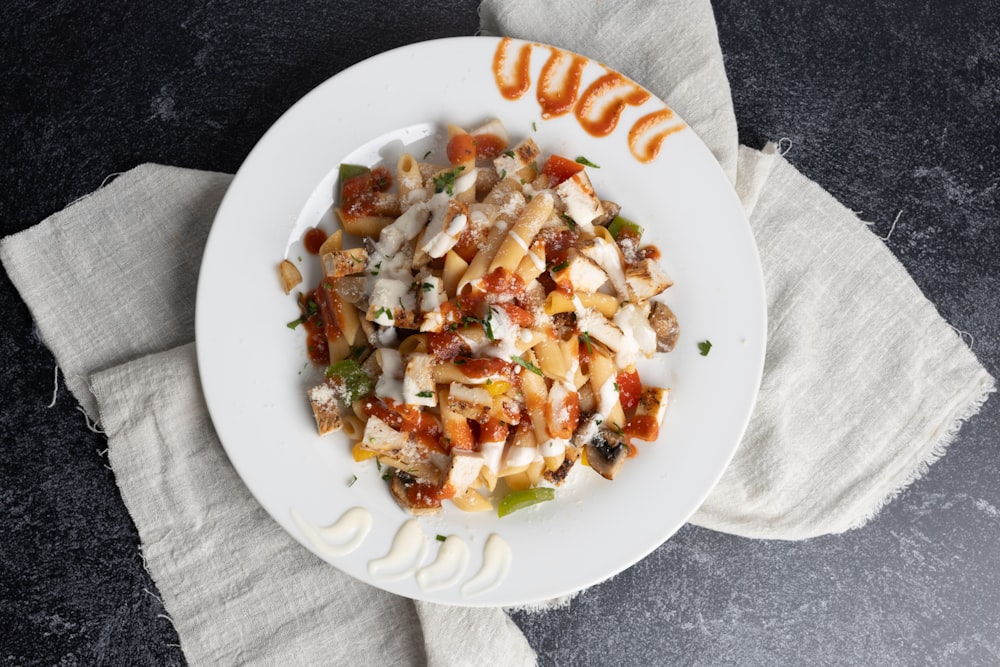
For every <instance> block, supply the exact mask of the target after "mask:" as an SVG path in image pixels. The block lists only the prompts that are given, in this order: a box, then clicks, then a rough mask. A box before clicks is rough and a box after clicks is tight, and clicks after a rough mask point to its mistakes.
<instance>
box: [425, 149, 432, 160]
mask: <svg viewBox="0 0 1000 667" xmlns="http://www.w3.org/2000/svg"><path fill="white" fill-rule="evenodd" d="M430 154H431V152H430V151H427V152H426V153H424V159H425V160H426V159H427V158H428V157H429V156H430Z"/></svg>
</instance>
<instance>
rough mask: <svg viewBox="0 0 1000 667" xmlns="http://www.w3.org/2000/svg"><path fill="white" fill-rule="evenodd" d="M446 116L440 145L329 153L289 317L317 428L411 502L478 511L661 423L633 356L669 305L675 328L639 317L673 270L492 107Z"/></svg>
mask: <svg viewBox="0 0 1000 667" xmlns="http://www.w3.org/2000/svg"><path fill="white" fill-rule="evenodd" d="M446 130H447V136H448V143H447V146H446V147H445V154H446V156H447V162H446V164H434V163H431V162H424V161H421V160H418V159H416V158H415V157H414V156H413V155H412V154H409V153H404V154H402V155H401V156H400V157H399V158H398V160H397V161H396V164H395V165H394V171H391V172H390V169H392V168H393V167H392V166H390V167H388V168H386V167H381V166H379V167H374V168H371V169H369V168H367V167H362V166H358V165H342V166H341V171H340V178H341V188H340V199H339V201H338V203H337V206H336V207H335V208H334V211H335V213H336V216H337V218H338V219H339V221H340V227H341V228H340V229H338V230H336V231H335V232H334V233H332V234H330V235H329V236H328V237H326V238H325V240H324V241H323V242H322V244H321V246H320V251H319V253H318V261H319V268H320V269H321V272H322V275H323V278H322V281H321V282H320V284H319V285H318V286H317V287H316V288H315V289H314V290H312V291H310V292H307V293H299V294H297V295H296V298H297V300H298V304H299V307H300V311H301V317H300V318H299V319H298V320H296V321H294V322H291V323H289V327H290V328H298V327H299V326H300V325H304V326H303V328H305V329H306V330H307V332H308V335H307V338H308V340H309V341H310V342H309V343H308V345H309V347H307V351H308V352H309V354H310V358H311V359H312V360H313V361H314V362H315V363H316V364H317V365H318V366H319V367H320V368H322V369H324V370H325V372H324V376H325V377H324V380H323V382H322V383H321V384H319V385H317V386H316V387H313V388H311V389H310V390H309V391H308V399H309V402H310V406H311V407H312V409H313V414H314V417H315V421H316V426H317V430H318V431H319V433H320V434H326V433H329V432H333V431H336V430H339V431H341V432H343V434H344V435H345V436H346V438H347V439H348V440H349V441H350V442H351V443H352V445H353V448H352V458H353V459H354V461H356V462H357V463H356V464H357V465H365V461H366V460H367V459H369V458H375V459H376V461H377V465H380V466H383V467H388V468H389V470H388V472H387V473H386V477H387V478H388V479H389V488H390V490H391V492H392V494H393V496H394V497H395V498H396V500H397V501H398V502H399V503H400V504H401V505H402V506H403V507H404V508H405V509H407V510H409V511H411V512H413V513H415V514H426V513H429V512H434V511H437V509H438V508H440V506H441V503H442V502H444V501H446V500H449V499H450V500H451V502H453V503H454V504H455V506H457V507H459V508H460V509H462V510H464V511H469V512H478V511H486V510H490V509H491V508H493V507H494V506H495V503H494V502H493V499H494V496H495V494H499V493H504V492H507V491H516V490H522V489H530V488H534V487H537V486H539V485H543V484H548V485H555V486H558V485H560V484H563V483H564V482H565V481H566V479H567V475H568V474H569V473H570V470H571V469H573V468H574V464H575V463H576V461H577V460H579V459H580V458H581V456H583V457H586V458H587V461H588V462H589V465H590V467H591V468H592V469H593V470H594V471H596V472H598V473H599V474H600V475H602V476H604V477H606V478H609V479H610V478H613V477H614V476H615V474H617V472H618V470H619V468H620V467H621V461H622V460H623V458H624V457H625V456H628V455H634V454H635V452H636V451H637V450H635V449H634V448H632V447H631V446H630V443H631V442H632V440H636V441H649V440H655V439H656V438H657V437H658V436H659V433H660V430H661V427H662V426H663V425H664V422H665V419H664V418H665V414H666V410H667V395H668V390H667V389H666V388H659V387H647V386H643V385H642V383H641V380H640V378H639V374H638V372H637V371H636V370H635V368H636V363H637V361H638V360H639V359H640V358H642V357H652V356H653V355H654V354H655V353H656V352H657V350H658V349H660V348H663V349H670V348H671V347H672V345H673V339H675V338H676V335H677V328H676V322H675V321H673V320H674V319H675V318H672V319H671V321H670V326H669V327H661V328H662V329H664V331H665V330H666V329H669V331H668V332H666V333H664V334H663V335H667V334H669V335H670V336H672V339H671V340H670V341H661V340H659V338H658V337H659V336H660V334H659V333H657V330H656V329H655V328H654V326H653V323H652V322H651V321H650V319H651V317H659V318H661V319H662V317H663V316H662V312H663V308H654V307H653V304H658V303H660V302H651V301H650V299H652V298H653V297H656V296H658V295H660V294H662V293H663V292H664V291H665V290H666V289H667V288H669V287H670V285H671V284H672V282H671V280H670V279H669V278H668V277H667V274H666V272H665V271H664V270H663V269H662V268H660V267H659V265H658V264H657V262H656V260H655V258H657V257H658V256H659V253H658V251H657V250H655V249H653V248H651V247H649V246H643V245H641V243H640V235H641V228H639V227H638V226H637V225H634V224H632V223H628V222H627V221H623V220H622V219H620V218H619V217H615V216H617V214H618V212H619V211H620V209H621V207H620V206H619V205H618V204H614V203H611V202H606V201H602V200H601V199H599V198H598V197H597V193H596V192H595V191H594V188H593V184H592V183H591V181H590V178H589V176H588V174H587V172H586V170H585V167H584V166H583V164H578V163H574V162H573V161H572V160H569V159H567V158H561V157H558V156H550V157H549V159H548V160H545V159H543V157H544V156H543V154H542V151H541V149H540V148H539V147H538V145H537V144H535V142H534V141H533V140H532V139H530V138H526V139H523V140H522V141H520V143H518V144H516V145H515V146H514V147H513V148H507V147H508V145H509V142H510V138H509V136H508V135H507V131H506V129H504V127H503V124H502V123H500V122H499V121H496V120H494V121H490V122H487V123H485V124H483V125H482V126H480V127H478V128H476V129H474V130H471V131H469V130H466V129H465V128H462V127H459V126H457V125H448V126H447V128H446ZM345 235H352V236H353V237H354V238H350V237H348V236H345ZM345 246H347V247H345ZM312 251H313V250H310V252H312ZM285 262H287V260H285ZM287 263H288V264H291V263H290V262H287ZM292 268H295V267H294V265H292ZM296 272H297V269H296ZM287 273H288V275H287V276H286V277H285V278H286V279H284V280H283V288H284V289H285V290H286V292H291V290H292V289H294V288H295V286H296V284H297V283H298V282H299V281H301V273H300V274H299V276H298V278H296V277H295V276H294V275H292V274H291V272H290V271H288V272H287ZM661 305H662V304H661ZM668 343H669V345H668ZM628 452H631V454H628Z"/></svg>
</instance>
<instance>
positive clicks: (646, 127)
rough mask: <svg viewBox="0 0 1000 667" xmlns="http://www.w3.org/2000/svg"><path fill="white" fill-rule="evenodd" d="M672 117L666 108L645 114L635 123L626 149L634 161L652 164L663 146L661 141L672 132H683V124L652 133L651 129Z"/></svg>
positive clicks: (672, 113)
mask: <svg viewBox="0 0 1000 667" xmlns="http://www.w3.org/2000/svg"><path fill="white" fill-rule="evenodd" d="M673 117H674V112H673V111H672V110H670V109H669V108H667V109H660V110H659V111H654V112H653V113H651V114H646V115H645V116H643V117H642V118H640V119H639V120H637V121H636V123H635V125H633V126H632V129H630V130H629V133H628V148H629V150H630V151H631V152H632V155H634V156H635V159H637V160H638V161H639V162H652V161H653V160H655V159H656V156H657V155H659V153H660V146H661V145H662V144H663V141H664V140H665V139H666V138H667V137H668V136H670V135H671V134H673V133H674V132H678V131H680V130H683V129H684V128H685V127H686V126H685V125H684V123H679V124H677V125H671V126H669V127H666V128H664V129H662V130H660V131H659V132H653V129H654V128H655V127H656V126H657V125H660V124H662V123H663V122H665V121H667V120H670V119H671V118H673Z"/></svg>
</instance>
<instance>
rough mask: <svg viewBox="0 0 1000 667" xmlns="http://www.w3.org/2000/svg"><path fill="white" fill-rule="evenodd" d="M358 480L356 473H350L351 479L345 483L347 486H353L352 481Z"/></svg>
mask: <svg viewBox="0 0 1000 667" xmlns="http://www.w3.org/2000/svg"><path fill="white" fill-rule="evenodd" d="M357 481H358V476H357V475H351V481H350V482H348V483H347V488H351V487H352V486H354V483H355V482H357Z"/></svg>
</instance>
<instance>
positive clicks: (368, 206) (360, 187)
mask: <svg viewBox="0 0 1000 667" xmlns="http://www.w3.org/2000/svg"><path fill="white" fill-rule="evenodd" d="M391 187H392V175H391V174H390V173H389V170H388V169H386V168H385V167H376V168H375V169H372V170H371V171H370V172H367V173H364V174H359V175H357V176H354V177H353V178H349V179H347V180H346V181H344V183H343V185H342V186H341V188H340V198H341V201H340V208H341V211H342V212H343V214H344V215H345V216H346V217H348V218H350V219H354V218H360V217H363V216H366V215H374V214H375V213H376V212H377V210H378V208H377V202H378V193H380V192H386V191H388V190H389V188H391Z"/></svg>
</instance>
